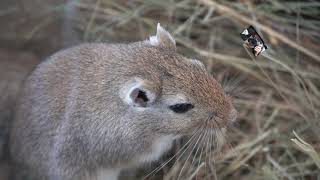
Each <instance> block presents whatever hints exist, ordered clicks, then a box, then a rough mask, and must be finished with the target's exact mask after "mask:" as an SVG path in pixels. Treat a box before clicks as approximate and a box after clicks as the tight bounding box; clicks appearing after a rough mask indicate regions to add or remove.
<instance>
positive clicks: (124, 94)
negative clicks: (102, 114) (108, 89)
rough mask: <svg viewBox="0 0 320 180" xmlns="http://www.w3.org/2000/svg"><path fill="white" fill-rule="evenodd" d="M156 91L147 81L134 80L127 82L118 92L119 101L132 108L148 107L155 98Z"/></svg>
mask: <svg viewBox="0 0 320 180" xmlns="http://www.w3.org/2000/svg"><path fill="white" fill-rule="evenodd" d="M157 95H158V91H157V88H156V87H155V86H154V84H153V83H152V82H150V81H147V80H142V79H140V78H134V79H133V80H130V81H128V82H127V83H125V85H124V86H123V87H122V88H121V90H120V97H121V99H122V100H123V101H124V102H125V103H126V104H128V105H130V106H134V107H148V106H150V105H151V104H152V103H153V102H154V101H155V99H156V98H157Z"/></svg>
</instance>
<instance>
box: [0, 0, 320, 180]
mask: <svg viewBox="0 0 320 180" xmlns="http://www.w3.org/2000/svg"><path fill="white" fill-rule="evenodd" d="M158 22H160V23H161V25H162V26H163V27H165V28H166V29H167V30H168V31H169V32H170V33H171V34H172V35H173V36H174V37H175V39H176V42H177V49H178V51H179V52H180V53H181V54H183V55H185V56H187V57H190V58H196V59H199V60H201V61H202V62H203V63H204V64H205V65H206V67H207V69H208V71H209V72H211V73H212V74H213V76H214V77H215V78H216V79H217V80H218V81H220V82H221V83H222V84H223V86H224V87H225V88H226V90H228V91H229V92H231V94H232V95H233V96H234V103H235V106H236V107H237V110H238V111H239V118H238V122H237V123H236V124H235V125H234V127H233V128H231V129H230V130H229V132H228V137H227V144H226V146H225V147H223V148H222V151H220V152H216V153H213V154H211V153H210V155H202V154H200V153H195V152H191V153H185V155H182V156H181V158H179V159H178V158H174V159H173V160H172V161H171V162H170V163H168V165H166V166H165V167H164V168H161V170H159V171H157V173H152V174H151V175H149V176H148V178H147V179H150V180H151V179H152V180H160V179H166V180H173V179H178V176H179V174H180V179H224V180H226V179H228V180H229V179H230V180H232V179H237V180H247V179H253V180H258V179H259V180H260V179H268V180H269V179H272V180H282V179H288V180H295V179H299V180H300V179H301V180H304V179H306V180H316V179H318V180H319V179H320V170H319V168H320V155H319V153H320V52H319V50H320V44H319V43H320V2H319V1H312V0H307V1H299V0H292V1H280V0H263V1H262V0H226V1H223V0H218V1H212V0H128V1H126V0H73V1H72V0H1V1H0V64H1V66H2V67H0V76H1V77H0V78H1V79H2V80H4V79H6V80H7V81H8V82H9V81H10V82H11V80H12V78H13V79H18V80H19V81H22V80H23V78H24V77H25V76H26V74H28V72H29V71H31V69H32V68H33V67H34V66H35V65H36V64H37V63H39V62H40V61H41V60H43V59H45V58H46V57H47V56H49V55H51V54H52V53H54V52H56V51H58V50H60V49H62V48H67V47H70V46H73V45H76V44H79V43H81V42H107V43H114V42H121V43H128V42H134V41H140V40H145V39H147V38H148V37H149V36H151V35H153V34H155V32H156V24H157V23H158ZM249 25H253V26H254V27H255V28H256V29H257V31H258V32H259V33H260V35H261V36H262V37H263V39H264V41H265V42H266V44H267V46H268V49H267V50H266V51H265V52H264V53H262V54H261V55H260V56H258V57H257V58H253V57H252V56H250V53H248V52H247V51H246V50H245V49H244V47H243V46H242V43H243V42H242V40H241V38H240V33H241V32H242V31H243V30H244V29H245V28H247V27H248V26H249ZM12 64H14V66H13V65H12ZM12 86H14V88H16V86H17V85H12ZM2 88H3V87H2ZM6 91H10V88H8V87H7V89H6ZM14 98H15V96H14V95H13V96H12V97H9V96H6V97H2V98H1V101H3V102H5V103H6V104H7V105H6V107H1V105H0V107H1V108H2V109H1V108H0V110H1V111H2V112H5V113H2V115H1V116H3V117H2V118H3V119H7V120H6V121H2V122H0V130H1V132H0V136H2V137H6V135H7V131H8V130H7V128H6V127H7V126H8V124H9V123H10V110H8V107H9V106H12V101H13V99H14ZM3 139H5V138H3ZM3 139H2V140H0V148H1V147H2V146H3V147H2V148H3V149H6V142H5V140H3ZM179 146H181V144H180V143H179V142H177V143H176V146H175V148H174V149H173V150H172V151H171V152H169V154H168V155H166V156H164V157H163V158H162V160H161V161H160V162H155V163H154V164H152V165H149V166H147V167H142V168H140V169H139V170H134V171H132V172H126V173H124V174H123V177H122V178H123V179H141V178H142V177H144V176H145V175H147V174H149V173H150V172H152V170H153V169H155V168H156V167H158V166H159V165H161V163H162V162H165V160H166V159H167V158H170V157H171V156H172V155H173V154H174V153H175V152H176V151H178V149H179ZM1 152H2V154H1ZM189 154H191V158H188V155H189ZM203 154H204V153H203ZM0 155H1V159H2V160H3V159H6V153H5V150H1V149H0ZM192 159H196V162H197V163H192ZM0 166H1V167H4V169H5V167H7V165H0ZM183 167H184V168H183ZM6 171H7V169H5V170H0V179H1V177H2V178H4V177H5V176H6ZM133 176H134V178H133ZM129 177H130V178H129Z"/></svg>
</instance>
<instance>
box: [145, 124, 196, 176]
mask: <svg viewBox="0 0 320 180" xmlns="http://www.w3.org/2000/svg"><path fill="white" fill-rule="evenodd" d="M199 132H200V128H199V129H196V131H195V132H194V133H193V134H192V135H191V137H190V139H189V140H188V141H187V142H186V143H185V144H184V145H183V146H182V148H181V149H180V150H179V151H178V152H176V153H175V154H174V155H173V156H172V157H171V158H170V159H168V160H167V161H166V162H164V163H162V164H161V165H160V166H158V167H156V168H155V169H154V170H153V171H151V172H150V173H149V174H147V175H146V176H145V177H143V180H145V179H146V178H148V177H149V176H150V175H152V174H156V173H157V172H159V171H160V170H161V169H162V168H163V167H164V166H166V165H167V164H168V163H169V162H170V161H171V160H172V159H174V158H175V157H176V156H177V155H178V154H179V153H180V152H181V151H183V150H184V149H185V148H187V147H188V146H189V145H190V143H191V141H192V140H193V139H194V138H195V137H196V134H198V133H199Z"/></svg>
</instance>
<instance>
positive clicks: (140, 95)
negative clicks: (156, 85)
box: [130, 88, 149, 107]
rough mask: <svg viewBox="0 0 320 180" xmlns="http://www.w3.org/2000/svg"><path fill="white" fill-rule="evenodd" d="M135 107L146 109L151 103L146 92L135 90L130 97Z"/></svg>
mask: <svg viewBox="0 0 320 180" xmlns="http://www.w3.org/2000/svg"><path fill="white" fill-rule="evenodd" d="M130 97H131V99H132V101H133V103H134V105H135V106H139V107H146V106H147V103H148V101H149V98H148V97H147V94H146V92H145V91H143V90H141V89H139V88H135V89H134V90H133V91H132V92H131V95H130Z"/></svg>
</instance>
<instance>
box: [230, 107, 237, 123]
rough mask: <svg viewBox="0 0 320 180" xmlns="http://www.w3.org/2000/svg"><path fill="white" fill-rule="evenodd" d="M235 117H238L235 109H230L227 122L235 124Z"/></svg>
mask: <svg viewBox="0 0 320 180" xmlns="http://www.w3.org/2000/svg"><path fill="white" fill-rule="evenodd" d="M237 115H238V112H237V110H236V109H235V108H233V107H232V109H231V111H230V113H229V121H230V122H231V123H233V122H235V121H236V119H237Z"/></svg>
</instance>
